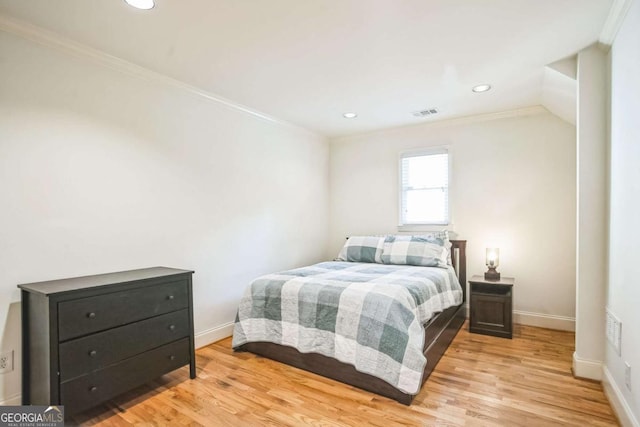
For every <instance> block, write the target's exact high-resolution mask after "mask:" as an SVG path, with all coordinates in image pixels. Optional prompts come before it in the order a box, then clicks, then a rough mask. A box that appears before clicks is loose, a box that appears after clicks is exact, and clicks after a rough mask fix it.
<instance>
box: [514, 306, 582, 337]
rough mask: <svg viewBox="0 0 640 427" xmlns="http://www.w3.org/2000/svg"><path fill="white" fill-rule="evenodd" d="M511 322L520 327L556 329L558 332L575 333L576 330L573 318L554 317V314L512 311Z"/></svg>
mask: <svg viewBox="0 0 640 427" xmlns="http://www.w3.org/2000/svg"><path fill="white" fill-rule="evenodd" d="M513 322H514V323H518V324H520V325H529V326H537V327H539V328H547V329H557V330H560V331H572V332H575V330H576V318H575V317H567V316H556V315H555V314H544V313H532V312H530V311H521V310H514V311H513Z"/></svg>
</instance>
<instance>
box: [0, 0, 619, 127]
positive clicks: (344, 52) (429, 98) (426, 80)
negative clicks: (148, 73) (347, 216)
mask: <svg viewBox="0 0 640 427" xmlns="http://www.w3.org/2000/svg"><path fill="white" fill-rule="evenodd" d="M610 6H611V0H561V1H559V0H536V1H531V0H491V1H475V0H473V1H471V0H402V1H396V0H340V1H338V0H322V1H315V0H314V1H310V0H309V1H305V0H268V1H265V0H241V1H240V0H179V1H178V0H156V7H155V8H154V9H152V10H150V11H139V10H135V9H133V8H131V7H129V6H128V5H126V4H125V3H124V1H122V0H92V1H87V0H55V1H51V0H29V1H17V0H0V14H2V15H5V16H8V17H10V18H12V19H14V20H17V21H23V22H27V23H30V24H33V25H36V26H39V27H41V28H44V29H46V30H49V31H53V32H55V33H57V34H59V35H61V36H63V37H66V38H69V39H72V40H75V41H77V42H79V43H82V44H85V45H87V46H90V47H93V48H96V49H99V50H101V51H103V52H106V53H108V54H110V55H114V56H117V57H119V58H122V59H124V60H127V61H130V62H132V63H135V64H138V65H140V66H143V67H145V68H148V69H150V70H153V71H156V72H159V73H162V74H164V75H167V76H170V77H172V78H175V79H178V80H180V81H183V82H185V83H188V84H190V85H194V86H197V87H198V88H201V89H203V90H205V91H208V92H211V93H214V94H218V95H220V96H222V97H225V98H227V99H230V100H233V101H235V102H238V103H240V104H243V105H246V106H248V107H250V108H253V109H256V110H258V111H261V112H264V113H266V114H269V115H271V116H274V117H277V118H279V119H282V120H286V121H289V122H291V123H294V124H297V125H300V126H302V127H305V128H307V129H310V130H312V131H315V132H318V133H320V134H324V135H328V136H340V135H347V134H353V133H359V132H366V131H371V130H375V129H381V128H387V127H393V126H401V125H407V124H412V123H420V122H423V121H427V120H440V119H446V118H453V117H460V116H466V115H473V114H480V113H488V112H496V111H504V110H509V109H514V108H520V107H525V106H531V105H538V104H542V103H543V98H544V97H545V96H547V97H548V96H549V94H547V95H544V89H543V88H544V82H545V81H546V82H548V87H554V88H556V89H553V90H552V94H553V93H555V92H554V91H556V92H557V91H558V89H557V87H556V86H557V83H558V82H557V81H555V80H557V78H558V77H562V74H561V73H560V76H558V75H555V74H552V75H551V76H550V75H548V73H550V72H553V73H558V72H557V71H556V70H554V69H551V68H546V67H545V66H546V65H547V64H551V63H553V62H555V61H558V60H561V59H563V58H567V57H570V56H571V55H574V54H575V53H576V52H577V51H578V50H580V49H581V48H583V47H585V46H588V45H590V44H592V43H594V42H596V41H597V40H598V36H599V34H600V32H601V30H602V28H603V25H604V23H605V20H606V18H607V14H608V13H609V9H610ZM480 83H490V84H491V85H492V86H493V89H492V90H491V91H489V92H486V93H481V94H476V93H473V92H471V88H472V86H474V85H477V84H480ZM561 85H562V84H561ZM563 90H564V89H563ZM560 92H562V90H560ZM546 103H547V104H549V101H548V100H547V101H546ZM430 107H435V108H438V109H439V111H440V113H439V114H437V115H436V116H432V117H430V118H426V119H425V118H416V117H414V116H412V115H411V112H413V111H416V110H422V109H424V108H430ZM346 111H354V112H357V113H358V117H357V118H356V119H351V120H348V119H344V118H343V117H342V113H343V112H346Z"/></svg>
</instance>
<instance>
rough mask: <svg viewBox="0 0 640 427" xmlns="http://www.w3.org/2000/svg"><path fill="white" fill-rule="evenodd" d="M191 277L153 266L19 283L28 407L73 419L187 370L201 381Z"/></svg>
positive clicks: (24, 401) (24, 394)
mask: <svg viewBox="0 0 640 427" xmlns="http://www.w3.org/2000/svg"><path fill="white" fill-rule="evenodd" d="M192 274H193V271H190V270H179V269H174V268H166V267H153V268H145V269H141V270H131V271H123V272H118V273H110V274H100V275H95V276H86V277H76V278H71V279H62V280H52V281H48V282H39V283H29V284H22V285H18V287H19V288H20V289H21V294H22V364H23V371H22V404H23V405H64V407H65V415H70V414H74V413H77V412H81V411H83V410H85V409H88V408H90V407H92V406H95V405H98V404H100V403H102V402H105V401H107V400H109V399H111V398H113V397H115V396H117V395H118V394H121V393H123V392H125V391H127V390H130V389H132V388H135V387H137V386H139V385H141V384H144V383H146V382H148V381H150V380H152V379H154V378H156V377H159V376H161V375H163V374H166V373H168V372H170V371H173V370H175V369H177V368H180V367H182V366H185V365H187V364H188V365H189V367H190V377H191V378H195V376H196V365H195V353H194V337H193V302H192V301H193V298H192V285H191V277H192Z"/></svg>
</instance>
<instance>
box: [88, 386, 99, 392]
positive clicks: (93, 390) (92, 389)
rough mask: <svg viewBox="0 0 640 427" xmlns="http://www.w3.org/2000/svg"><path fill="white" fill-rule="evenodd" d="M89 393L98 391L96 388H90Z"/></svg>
mask: <svg viewBox="0 0 640 427" xmlns="http://www.w3.org/2000/svg"><path fill="white" fill-rule="evenodd" d="M89 391H90V392H91V393H95V392H96V391H98V387H96V386H92V387H91V388H90V389H89Z"/></svg>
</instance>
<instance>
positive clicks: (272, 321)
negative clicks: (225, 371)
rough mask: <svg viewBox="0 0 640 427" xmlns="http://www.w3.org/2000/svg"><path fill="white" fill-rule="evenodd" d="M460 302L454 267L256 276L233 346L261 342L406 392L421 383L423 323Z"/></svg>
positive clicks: (318, 268) (344, 268) (347, 266)
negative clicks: (340, 364)
mask: <svg viewBox="0 0 640 427" xmlns="http://www.w3.org/2000/svg"><path fill="white" fill-rule="evenodd" d="M461 302H462V289H461V287H460V284H459V282H458V279H457V278H456V275H455V272H454V270H453V268H451V267H449V268H448V269H444V268H434V267H410V266H399V265H381V264H368V263H355V262H323V263H320V264H315V265H312V266H309V267H303V268H298V269H295V270H289V271H284V272H281V273H276V274H269V275H266V276H262V277H260V278H258V279H256V280H255V281H254V282H253V283H252V284H251V286H250V288H249V289H248V290H247V292H246V294H245V296H244V297H243V298H242V300H241V302H240V307H239V308H238V315H237V318H236V323H235V328H234V332H233V344H232V345H233V348H237V347H239V346H241V345H242V344H245V343H248V342H259V341H266V342H272V343H276V344H280V345H287V346H291V347H294V348H296V349H297V350H298V351H300V352H302V353H310V352H313V353H319V354H322V355H324V356H328V357H332V358H335V359H337V360H339V361H341V362H344V363H348V364H351V365H353V366H354V367H355V368H356V369H357V370H358V371H360V372H364V373H367V374H370V375H373V376H376V377H378V378H381V379H383V380H385V381H387V382H388V383H389V384H391V385H393V386H394V387H395V388H397V389H399V390H401V391H403V392H404V393H408V394H416V393H417V392H418V391H419V390H420V386H421V384H422V382H421V380H422V372H423V370H424V367H425V364H426V362H427V361H426V359H425V357H424V354H423V353H422V349H423V344H424V329H423V326H422V325H423V324H424V323H426V322H427V321H428V320H429V319H430V318H431V317H432V316H433V315H434V314H435V313H438V312H440V311H443V310H445V309H446V308H448V307H451V306H454V305H458V304H460V303H461Z"/></svg>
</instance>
